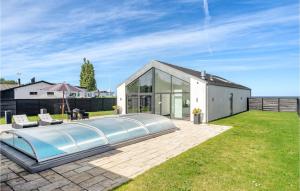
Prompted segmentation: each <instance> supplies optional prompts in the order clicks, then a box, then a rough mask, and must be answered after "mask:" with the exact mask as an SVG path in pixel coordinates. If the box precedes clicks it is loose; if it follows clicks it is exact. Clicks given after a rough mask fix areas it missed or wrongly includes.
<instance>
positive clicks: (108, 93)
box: [99, 90, 115, 97]
mask: <svg viewBox="0 0 300 191" xmlns="http://www.w3.org/2000/svg"><path fill="white" fill-rule="evenodd" d="M114 95H115V94H114V92H112V91H110V90H108V91H106V90H102V91H99V96H100V97H111V96H114Z"/></svg>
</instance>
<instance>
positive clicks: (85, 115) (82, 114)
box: [79, 110, 89, 119]
mask: <svg viewBox="0 0 300 191" xmlns="http://www.w3.org/2000/svg"><path fill="white" fill-rule="evenodd" d="M79 113H80V118H81V119H88V118H89V113H87V112H85V111H84V110H80V111H79Z"/></svg>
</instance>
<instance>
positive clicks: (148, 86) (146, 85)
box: [139, 69, 153, 93]
mask: <svg viewBox="0 0 300 191" xmlns="http://www.w3.org/2000/svg"><path fill="white" fill-rule="evenodd" d="M152 76H153V75H152V69H151V70H149V71H148V72H146V73H145V74H143V75H142V76H141V77H140V78H139V81H140V84H139V85H140V92H141V93H151V92H152Z"/></svg>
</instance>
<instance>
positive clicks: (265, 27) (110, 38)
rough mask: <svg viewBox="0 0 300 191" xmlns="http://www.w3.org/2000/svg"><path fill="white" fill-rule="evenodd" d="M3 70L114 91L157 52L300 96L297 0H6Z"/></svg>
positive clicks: (265, 90) (259, 91) (266, 91)
mask: <svg viewBox="0 0 300 191" xmlns="http://www.w3.org/2000/svg"><path fill="white" fill-rule="evenodd" d="M0 6H1V39H0V41H1V44H0V45H1V47H0V50H1V59H0V67H1V77H4V78H5V79H17V78H18V77H20V78H21V81H22V83H27V82H29V81H30V79H31V78H32V77H35V78H36V80H46V81H49V82H54V83H59V82H68V83H71V84H73V85H79V76H80V67H81V64H82V63H83V58H84V57H86V58H87V59H89V60H90V61H91V62H92V63H93V64H94V67H95V72H96V81H97V87H98V88H99V89H101V90H107V89H112V90H114V91H115V90H116V87H117V86H118V85H119V84H120V83H122V82H123V81H124V80H125V79H127V78H128V77H129V76H130V75H131V74H133V73H134V72H135V71H137V70H138V69H140V68H141V67H143V65H145V64H147V63H149V62H150V61H151V60H161V61H165V62H168V63H172V64H176V65H179V66H183V67H188V68H191V69H195V70H199V71H202V70H205V71H206V72H207V73H211V74H215V75H219V76H222V77H224V78H226V79H228V80H230V81H233V82H236V83H240V84H242V85H245V86H248V87H250V88H251V89H252V95H253V96H296V95H299V68H300V66H299V40H298V38H299V16H298V14H299V3H298V1H297V0H284V1H282V0H267V1H262V0H170V1H168V0H164V1H161V0H131V1H129V0H128V1H121V0H110V1H105V0H76V1H74V0H44V1H37V0H6V1H1V5H0Z"/></svg>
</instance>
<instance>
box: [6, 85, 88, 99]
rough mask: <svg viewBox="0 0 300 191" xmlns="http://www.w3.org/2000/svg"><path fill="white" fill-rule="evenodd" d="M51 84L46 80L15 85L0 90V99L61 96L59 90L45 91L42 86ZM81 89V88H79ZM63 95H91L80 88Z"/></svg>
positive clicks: (61, 93) (74, 96) (45, 86)
mask: <svg viewBox="0 0 300 191" xmlns="http://www.w3.org/2000/svg"><path fill="white" fill-rule="evenodd" d="M51 85H53V83H50V82H46V81H37V82H31V83H28V84H24V85H17V86H14V87H11V88H8V89H4V90H1V99H52V98H53V99H55V98H62V97H63V92H61V91H46V90H44V88H47V87H49V86H51ZM81 89H82V88H81ZM64 94H65V97H72V98H86V97H93V96H89V95H90V94H89V93H88V92H87V91H86V90H85V89H82V92H64Z"/></svg>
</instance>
